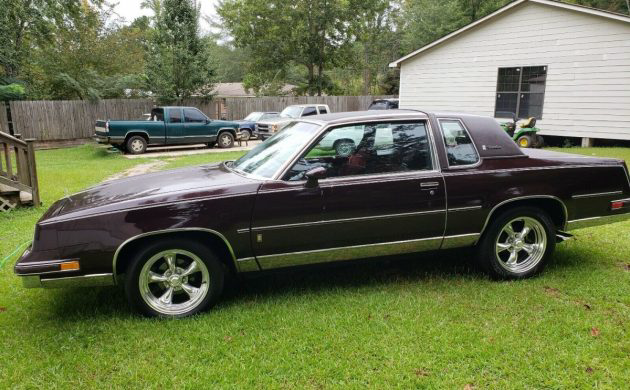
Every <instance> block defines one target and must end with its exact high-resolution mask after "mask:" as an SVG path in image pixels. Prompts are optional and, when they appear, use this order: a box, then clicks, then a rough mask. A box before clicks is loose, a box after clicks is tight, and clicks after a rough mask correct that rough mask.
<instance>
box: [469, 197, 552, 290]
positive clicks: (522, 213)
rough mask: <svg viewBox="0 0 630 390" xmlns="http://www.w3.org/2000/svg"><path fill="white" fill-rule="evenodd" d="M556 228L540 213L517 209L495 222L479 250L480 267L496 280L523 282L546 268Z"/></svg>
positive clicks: (532, 210)
mask: <svg viewBox="0 0 630 390" xmlns="http://www.w3.org/2000/svg"><path fill="white" fill-rule="evenodd" d="M554 236H555V228H554V225H553V222H552V221H551V219H550V218H549V216H548V215H547V214H546V213H545V212H543V211H542V210H540V209H537V208H532V207H518V208H515V209H512V210H508V211H506V212H504V213H502V214H501V215H499V216H498V217H497V218H495V219H494V220H493V221H492V222H491V223H490V225H489V226H488V230H487V231H486V232H485V233H484V236H483V238H482V240H481V242H480V243H479V246H478V258H479V262H480V264H481V266H482V267H483V268H484V269H485V270H486V271H487V272H488V273H489V274H490V275H491V276H493V277H496V278H500V279H523V278H527V277H530V276H533V275H535V274H537V273H539V272H540V271H542V269H543V268H544V266H545V264H546V262H547V261H548V259H549V257H550V256H551V253H552V252H553V250H554V248H555V239H554V238H555V237H554Z"/></svg>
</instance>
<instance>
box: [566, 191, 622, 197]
mask: <svg viewBox="0 0 630 390" xmlns="http://www.w3.org/2000/svg"><path fill="white" fill-rule="evenodd" d="M621 194H623V191H621V190H619V191H608V192H593V193H590V194H577V195H572V196H571V198H573V199H584V198H597V197H599V196H612V195H621Z"/></svg>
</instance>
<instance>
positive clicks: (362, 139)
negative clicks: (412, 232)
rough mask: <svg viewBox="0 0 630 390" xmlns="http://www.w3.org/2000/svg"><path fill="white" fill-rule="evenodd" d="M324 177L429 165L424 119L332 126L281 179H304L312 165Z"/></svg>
mask: <svg viewBox="0 0 630 390" xmlns="http://www.w3.org/2000/svg"><path fill="white" fill-rule="evenodd" d="M317 167H324V168H326V172H327V177H329V178H334V177H343V176H356V175H369V174H379V173H388V172H405V171H420V170H430V169H433V163H432V161H431V149H430V146H429V142H428V138H427V127H426V123H425V122H393V123H367V124H360V125H353V126H343V127H336V128H333V129H331V130H329V131H328V132H326V133H325V134H324V135H323V136H322V137H321V138H320V140H319V141H318V142H317V143H316V144H315V145H314V146H313V147H312V148H310V149H309V150H308V152H306V153H305V154H304V156H303V157H302V158H301V159H299V160H298V162H297V163H296V164H295V165H294V166H293V167H292V168H291V169H290V170H289V172H287V174H286V175H285V177H284V178H285V180H290V181H294V180H304V178H305V176H304V175H305V173H306V172H308V171H310V170H311V169H313V168H317Z"/></svg>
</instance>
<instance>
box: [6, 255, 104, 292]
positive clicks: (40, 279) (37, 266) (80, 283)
mask: <svg viewBox="0 0 630 390" xmlns="http://www.w3.org/2000/svg"><path fill="white" fill-rule="evenodd" d="M30 255H31V248H30V247H29V248H27V249H26V250H25V251H24V253H23V254H22V256H20V259H19V260H18V262H17V263H16V264H15V267H14V272H15V274H16V275H17V276H19V277H20V278H21V279H22V284H23V285H24V287H26V288H37V287H45V288H54V287H90V286H111V285H114V284H116V283H115V280H114V275H113V274H112V273H100V274H87V275H85V274H84V275H81V269H80V262H79V259H64V260H45V261H23V260H24V259H25V258H28V257H29V256H30ZM68 263H78V264H79V266H78V267H76V268H74V269H68V270H64V269H63V268H64V267H63V266H62V264H68Z"/></svg>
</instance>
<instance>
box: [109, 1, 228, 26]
mask: <svg viewBox="0 0 630 390" xmlns="http://www.w3.org/2000/svg"><path fill="white" fill-rule="evenodd" d="M116 2H118V5H117V6H116V7H115V8H114V9H115V10H116V13H118V15H120V16H121V17H123V18H125V19H126V20H127V22H128V23H131V22H132V21H133V20H134V19H135V18H137V17H138V16H144V15H146V16H148V15H151V14H152V12H151V11H150V10H148V9H141V8H140V3H142V0H113V1H111V3H116ZM198 3H199V4H201V14H202V15H204V16H210V17H216V12H215V5H216V3H217V0H198ZM201 28H202V29H203V30H206V31H207V30H209V28H210V26H209V25H208V24H207V23H206V22H205V20H201Z"/></svg>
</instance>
